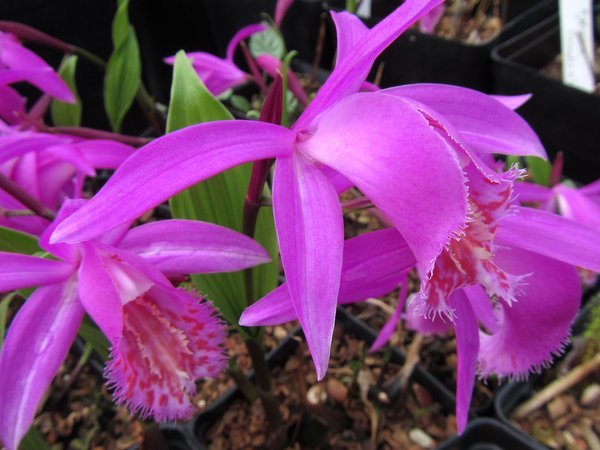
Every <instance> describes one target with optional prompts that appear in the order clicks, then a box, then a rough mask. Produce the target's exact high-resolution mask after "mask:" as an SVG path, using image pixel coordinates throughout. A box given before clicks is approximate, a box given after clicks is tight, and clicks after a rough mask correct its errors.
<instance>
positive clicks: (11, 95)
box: [0, 85, 25, 124]
mask: <svg viewBox="0 0 600 450" xmlns="http://www.w3.org/2000/svg"><path fill="white" fill-rule="evenodd" d="M23 114H25V97H21V95H19V93H18V92H17V91H15V90H14V89H13V88H11V87H8V86H1V85H0V119H3V120H5V121H6V122H8V123H9V124H15V123H18V121H19V117H20V116H21V115H23Z"/></svg>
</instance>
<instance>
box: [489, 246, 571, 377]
mask: <svg viewBox="0 0 600 450" xmlns="http://www.w3.org/2000/svg"><path fill="white" fill-rule="evenodd" d="M549 239H551V238H549ZM496 259H497V261H498V263H499V264H500V265H501V266H502V267H504V268H505V270H510V271H512V272H513V273H515V274H519V275H528V274H529V276H527V278H525V281H524V283H523V285H522V287H521V289H522V292H521V294H520V295H519V296H518V298H517V301H516V302H514V303H513V304H512V305H511V306H508V305H506V304H505V303H503V302H501V303H500V306H501V308H502V309H501V312H502V314H501V315H499V318H498V319H499V322H500V328H499V329H498V331H497V332H496V333H494V334H491V335H488V334H485V333H481V336H480V337H481V352H480V354H479V369H480V373H481V375H482V376H484V377H485V376H488V375H489V374H492V373H493V374H497V375H499V376H509V377H516V378H521V377H524V376H526V375H527V374H528V373H529V372H530V371H533V370H535V371H537V370H540V369H541V368H542V367H544V366H545V365H546V364H547V363H548V362H549V361H550V360H551V359H552V356H553V355H556V354H559V353H561V352H562V349H563V347H564V345H565V343H566V341H567V338H568V336H569V333H570V328H571V324H572V322H573V320H574V319H575V316H576V314H577V311H578V309H579V304H580V301H581V283H580V281H579V277H578V275H577V272H576V270H575V268H574V267H572V266H569V265H568V264H564V263H562V262H560V261H556V260H554V259H550V258H547V257H545V256H542V255H538V254H536V253H532V252H528V251H526V250H521V249H517V248H506V249H503V250H500V251H498V253H497V255H496Z"/></svg>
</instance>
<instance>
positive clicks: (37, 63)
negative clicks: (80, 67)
mask: <svg viewBox="0 0 600 450" xmlns="http://www.w3.org/2000/svg"><path fill="white" fill-rule="evenodd" d="M21 81H27V82H28V83H31V84H33V85H34V86H36V87H37V88H38V89H40V90H41V91H42V92H44V93H46V94H48V95H51V96H52V97H55V98H57V99H58V100H61V101H63V102H68V103H72V102H75V96H74V95H73V93H72V92H71V90H70V89H69V86H67V84H66V83H65V82H64V81H63V80H62V78H61V77H60V76H59V75H58V74H57V73H56V72H55V71H54V69H52V67H50V66H49V65H48V64H46V62H45V61H44V60H43V59H41V58H40V57H39V56H37V55H36V54H35V53H33V52H32V51H31V50H28V49H26V48H25V47H23V46H22V45H21V43H20V42H19V41H18V40H17V39H16V38H15V37H14V36H13V35H12V34H10V33H3V32H1V31H0V86H2V85H6V84H10V83H17V82H21ZM0 99H1V97H0Z"/></svg>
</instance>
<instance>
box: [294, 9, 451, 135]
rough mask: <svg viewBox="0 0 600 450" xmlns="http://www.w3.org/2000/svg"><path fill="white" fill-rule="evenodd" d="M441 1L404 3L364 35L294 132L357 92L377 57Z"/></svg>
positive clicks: (333, 74) (338, 66)
mask: <svg viewBox="0 0 600 450" xmlns="http://www.w3.org/2000/svg"><path fill="white" fill-rule="evenodd" d="M442 1H443V0H426V1H423V0H406V1H404V2H403V3H402V6H400V7H399V8H398V9H396V10H395V11H394V12H393V13H392V14H390V15H389V16H387V17H386V18H385V19H383V20H382V21H381V22H379V23H378V24H377V25H376V26H375V27H373V28H372V29H371V30H370V31H369V32H368V33H365V34H364V35H363V36H362V37H361V38H360V40H359V41H358V42H356V45H355V46H354V47H353V48H352V50H351V51H349V52H348V53H347V57H344V61H343V62H340V63H338V64H337V65H336V67H335V70H334V71H333V72H332V74H331V76H330V77H329V78H328V79H327V81H326V82H325V83H324V84H323V86H321V89H319V92H318V93H317V96H316V97H315V98H314V100H313V101H312V102H311V103H310V105H308V108H307V109H306V111H305V112H304V113H303V114H302V116H300V117H299V118H298V120H297V121H296V124H295V125H294V129H296V130H304V129H307V128H308V127H309V125H310V124H311V122H312V121H313V120H314V119H315V117H316V116H318V115H319V114H320V113H322V112H323V111H325V110H326V109H327V108H329V107H330V106H332V105H333V104H335V103H336V102H338V101H339V100H341V99H342V98H344V97H345V96H347V95H350V94H353V93H355V92H358V90H359V89H360V86H361V85H362V83H363V82H364V81H365V79H366V78H367V75H368V74H369V71H370V70H371V66H372V65H373V62H374V61H375V59H376V58H377V56H379V54H380V53H381V52H383V51H384V50H385V49H386V47H387V46H388V45H390V44H391V43H392V42H394V40H395V39H396V38H397V37H398V36H400V35H401V34H402V33H403V32H404V31H405V30H406V29H408V27H410V26H411V25H412V24H413V23H415V22H416V21H417V20H419V19H420V18H421V17H422V16H423V15H424V14H427V12H428V11H430V10H431V9H432V8H434V7H435V6H437V5H439V4H441V3H442Z"/></svg>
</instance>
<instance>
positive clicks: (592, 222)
mask: <svg viewBox="0 0 600 450" xmlns="http://www.w3.org/2000/svg"><path fill="white" fill-rule="evenodd" d="M554 192H555V193H556V194H557V199H558V206H559V208H560V212H561V214H562V215H563V216H565V217H566V218H568V219H571V220H574V221H575V222H579V223H580V224H582V225H586V226H588V227H590V228H593V229H594V230H598V231H600V202H595V201H594V200H593V199H591V198H590V197H588V196H587V195H585V194H584V193H582V192H581V191H580V190H579V189H574V188H572V187H569V186H564V185H558V186H555V188H554Z"/></svg>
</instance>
